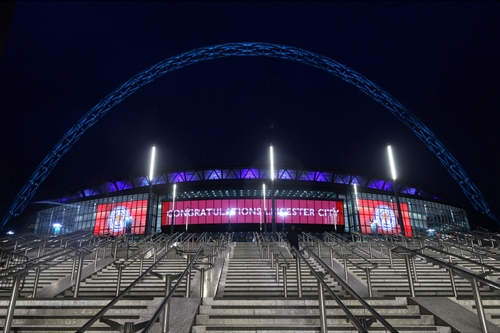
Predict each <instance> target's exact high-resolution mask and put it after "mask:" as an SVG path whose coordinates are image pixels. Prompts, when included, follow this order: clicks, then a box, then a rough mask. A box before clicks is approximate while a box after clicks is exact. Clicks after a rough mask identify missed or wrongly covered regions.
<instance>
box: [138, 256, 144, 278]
mask: <svg viewBox="0 0 500 333" xmlns="http://www.w3.org/2000/svg"><path fill="white" fill-rule="evenodd" d="M144 256H145V254H143V255H142V256H141V260H140V261H139V275H141V274H142V271H143V268H144Z"/></svg>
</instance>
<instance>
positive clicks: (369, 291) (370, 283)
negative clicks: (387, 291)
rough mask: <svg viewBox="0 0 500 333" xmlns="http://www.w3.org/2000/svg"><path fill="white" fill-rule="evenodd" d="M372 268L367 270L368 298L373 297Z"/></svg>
mask: <svg viewBox="0 0 500 333" xmlns="http://www.w3.org/2000/svg"><path fill="white" fill-rule="evenodd" d="M370 271H371V268H367V269H366V285H367V287H368V296H369V297H373V291H372V281H371V274H370V273H371V272H370Z"/></svg>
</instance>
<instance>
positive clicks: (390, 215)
mask: <svg viewBox="0 0 500 333" xmlns="http://www.w3.org/2000/svg"><path fill="white" fill-rule="evenodd" d="M374 218H375V222H376V223H377V224H378V225H379V226H380V228H381V229H382V230H385V231H391V230H393V229H394V228H396V214H394V211H393V210H392V208H391V207H389V206H386V205H380V206H378V207H377V208H375V216H374Z"/></svg>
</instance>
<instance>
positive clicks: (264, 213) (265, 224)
mask: <svg viewBox="0 0 500 333" xmlns="http://www.w3.org/2000/svg"><path fill="white" fill-rule="evenodd" d="M262 197H263V201H264V212H263V215H264V232H266V233H267V221H266V183H264V184H262ZM260 229H261V231H262V227H261V228H260Z"/></svg>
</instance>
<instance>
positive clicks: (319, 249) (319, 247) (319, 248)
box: [317, 239, 321, 258]
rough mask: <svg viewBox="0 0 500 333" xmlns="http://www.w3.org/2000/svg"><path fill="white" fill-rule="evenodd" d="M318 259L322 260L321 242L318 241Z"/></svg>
mask: <svg viewBox="0 0 500 333" xmlns="http://www.w3.org/2000/svg"><path fill="white" fill-rule="evenodd" d="M317 243H318V257H320V258H321V241H320V240H319V239H318V242H317Z"/></svg>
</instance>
